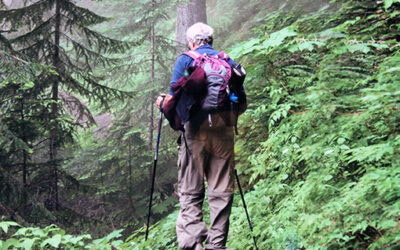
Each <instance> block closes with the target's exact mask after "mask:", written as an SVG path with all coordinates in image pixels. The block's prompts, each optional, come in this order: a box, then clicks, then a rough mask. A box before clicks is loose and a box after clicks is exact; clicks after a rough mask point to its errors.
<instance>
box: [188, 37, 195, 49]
mask: <svg viewBox="0 0 400 250" xmlns="http://www.w3.org/2000/svg"><path fill="white" fill-rule="evenodd" d="M189 49H190V50H193V49H194V42H193V40H192V39H190V40H189Z"/></svg>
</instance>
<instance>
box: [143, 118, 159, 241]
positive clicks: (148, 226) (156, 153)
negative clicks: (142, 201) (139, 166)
mask: <svg viewBox="0 0 400 250" xmlns="http://www.w3.org/2000/svg"><path fill="white" fill-rule="evenodd" d="M162 114H163V113H162V112H160V119H159V120H158V129H157V143H156V151H155V153H154V165H153V177H152V181H151V190H150V202H149V212H148V215H147V227H146V238H145V240H146V241H147V238H148V236H149V229H150V214H151V203H152V202H153V192H154V182H155V179H156V166H157V157H158V146H159V145H160V136H161V125H162Z"/></svg>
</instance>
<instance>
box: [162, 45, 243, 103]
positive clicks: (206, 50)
mask: <svg viewBox="0 0 400 250" xmlns="http://www.w3.org/2000/svg"><path fill="white" fill-rule="evenodd" d="M196 51H197V52H199V53H200V54H207V55H210V56H215V55H218V53H219V52H218V51H216V50H214V49H213V48H212V47H211V45H208V44H205V45H201V46H200V47H198V48H197V49H196ZM193 61H194V60H193V58H191V57H190V56H188V55H185V54H182V55H180V56H179V57H178V59H177V60H176V63H175V67H174V71H173V72H172V80H171V84H170V88H169V92H168V94H170V95H173V94H174V92H173V90H172V86H174V84H175V83H176V82H177V81H178V80H179V78H181V77H182V76H183V74H184V72H185V69H186V68H187V67H189V66H193ZM228 63H229V65H231V66H233V65H235V62H234V61H233V60H232V59H231V58H229V61H228Z"/></svg>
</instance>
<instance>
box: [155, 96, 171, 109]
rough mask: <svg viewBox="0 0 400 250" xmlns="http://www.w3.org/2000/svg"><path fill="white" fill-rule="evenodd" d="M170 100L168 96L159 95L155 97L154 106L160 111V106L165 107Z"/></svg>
mask: <svg viewBox="0 0 400 250" xmlns="http://www.w3.org/2000/svg"><path fill="white" fill-rule="evenodd" d="M171 99H172V95H169V94H161V95H160V96H159V97H157V100H156V105H157V108H158V109H161V108H162V107H161V105H162V106H165V105H166V104H167V103H168V102H169V101H170V100H171Z"/></svg>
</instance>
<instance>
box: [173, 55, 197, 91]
mask: <svg viewBox="0 0 400 250" xmlns="http://www.w3.org/2000/svg"><path fill="white" fill-rule="evenodd" d="M192 61H193V59H192V58H190V57H189V56H187V55H180V56H179V57H178V59H176V62H175V66H174V71H173V72H172V80H171V83H170V87H169V92H168V94H170V95H173V94H174V91H173V90H172V87H173V86H174V84H175V83H176V82H177V81H178V80H179V78H181V77H182V76H183V74H184V72H185V69H186V67H188V66H189V65H190V63H191V62H192Z"/></svg>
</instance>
